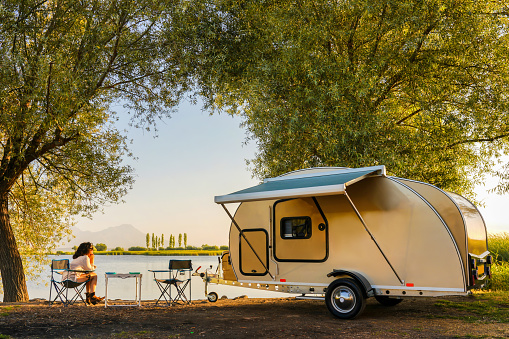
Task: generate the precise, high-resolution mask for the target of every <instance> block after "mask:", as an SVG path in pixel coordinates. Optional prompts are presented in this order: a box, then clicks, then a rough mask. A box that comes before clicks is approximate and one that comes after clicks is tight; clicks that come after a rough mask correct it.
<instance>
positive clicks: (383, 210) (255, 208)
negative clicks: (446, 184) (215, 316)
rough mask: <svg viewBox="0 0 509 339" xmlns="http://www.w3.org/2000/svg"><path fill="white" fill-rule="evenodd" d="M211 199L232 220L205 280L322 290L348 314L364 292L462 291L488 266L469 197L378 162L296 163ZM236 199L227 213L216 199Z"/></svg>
mask: <svg viewBox="0 0 509 339" xmlns="http://www.w3.org/2000/svg"><path fill="white" fill-rule="evenodd" d="M215 201H216V203H219V204H221V205H222V206H223V207H224V208H225V210H226V212H227V213H228V215H229V216H230V218H231V220H232V223H231V227H230V235H229V252H228V253H225V254H224V256H223V258H222V269H221V270H220V271H218V274H217V275H209V274H208V273H207V275H206V277H205V280H206V282H207V283H211V282H212V283H221V284H230V285H236V286H244V287H250V288H257V289H266V290H274V291H279V292H288V293H297V294H300V295H301V297H304V298H325V301H326V304H327V306H328V308H329V310H330V311H331V312H332V313H333V314H334V315H336V316H338V317H340V318H353V317H355V316H357V315H358V314H360V312H362V309H363V308H364V303H365V301H364V299H365V298H368V297H372V296H374V297H376V298H377V300H379V301H380V302H381V303H382V304H386V305H394V304H397V303H398V302H399V301H401V300H402V298H405V297H419V296H443V295H464V294H466V293H468V291H469V290H470V289H471V288H473V287H480V286H482V285H483V283H484V281H485V278H486V277H487V276H489V274H490V272H489V270H490V266H489V264H490V263H491V257H490V256H489V252H488V249H487V236H486V227H485V224H484V221H483V219H482V217H481V215H480V213H479V211H478V210H477V209H476V207H475V206H474V205H473V204H472V203H470V202H469V201H468V200H467V199H465V198H463V197H461V196H459V195H456V194H453V193H448V192H444V191H443V190H440V189H438V188H437V187H434V186H432V185H429V184H426V183H422V182H416V181H412V180H407V179H402V178H396V177H388V176H386V174H385V167H384V166H376V167H367V168H358V169H345V168H312V169H306V170H300V171H295V172H291V173H288V174H286V175H283V176H280V177H277V178H272V179H268V180H265V182H264V183H262V184H260V185H258V186H255V187H252V188H249V189H246V190H242V191H239V192H235V193H232V194H229V195H225V196H218V197H216V198H215ZM239 202H240V205H239V206H238V208H237V210H236V212H235V214H234V215H232V214H231V213H230V211H229V210H228V208H227V207H226V206H225V204H227V203H239ZM216 297H217V296H216ZM212 299H214V297H213V295H212Z"/></svg>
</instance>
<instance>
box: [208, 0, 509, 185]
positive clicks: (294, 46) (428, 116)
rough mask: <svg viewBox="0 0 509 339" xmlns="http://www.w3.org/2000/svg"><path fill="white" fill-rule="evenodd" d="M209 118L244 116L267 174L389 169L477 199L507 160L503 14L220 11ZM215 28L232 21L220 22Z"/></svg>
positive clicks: (479, 9)
mask: <svg viewBox="0 0 509 339" xmlns="http://www.w3.org/2000/svg"><path fill="white" fill-rule="evenodd" d="M215 4H216V6H217V8H218V9H219V11H220V13H221V15H216V16H213V15H210V13H209V19H208V20H205V21H204V22H203V23H202V25H203V26H204V27H202V30H204V31H213V32H214V33H210V35H211V36H214V37H216V39H215V40H213V41H211V40H207V39H203V40H200V41H201V43H202V44H203V45H202V49H203V50H204V51H205V53H204V55H206V56H207V58H208V56H209V55H214V56H215V58H214V59H213V61H211V58H208V59H207V60H208V62H213V64H214V66H213V67H212V68H213V72H212V71H211V70H210V69H209V68H207V67H203V68H202V72H203V74H202V77H201V80H202V85H203V87H204V90H203V94H204V95H205V96H206V97H207V98H208V103H209V105H210V106H211V107H212V108H215V109H219V110H227V111H228V112H230V113H232V114H235V113H240V114H242V115H243V116H244V118H245V122H244V124H245V127H246V128H247V130H248V133H249V135H248V138H249V139H251V140H255V141H256V143H257V145H258V148H259V152H258V153H257V155H256V158H255V159H253V160H252V161H250V164H251V166H252V168H253V172H254V174H255V175H256V176H258V177H259V178H264V177H268V176H276V175H279V174H281V173H284V172H287V171H290V170H295V169H298V168H303V167H311V166H348V167H359V166H369V165H377V164H385V165H387V169H388V172H389V173H390V174H392V175H396V176H403V177H408V178H413V179H417V180H422V181H426V182H431V183H432V184H435V185H437V186H439V187H441V188H444V189H448V190H453V191H457V192H459V193H462V194H466V195H470V194H469V192H470V191H471V188H472V187H473V184H474V183H475V182H476V181H478V180H480V178H481V177H482V175H483V174H484V173H487V172H490V171H493V170H494V168H493V166H492V165H493V164H492V160H491V159H492V157H493V156H494V157H498V156H500V155H501V154H503V153H504V152H505V151H504V149H505V147H506V146H505V145H506V144H507V140H508V132H509V120H508V116H507V114H506V113H505V112H506V111H507V109H508V106H507V103H508V101H507V100H506V93H507V89H508V82H507V80H508V75H509V68H508V66H507V65H508V61H509V60H508V54H507V47H508V44H507V43H508V40H507V24H508V20H507V16H506V15H502V14H498V13H501V12H502V10H503V8H502V5H501V4H499V3H496V2H489V1H477V2H466V3H465V2H459V1H454V0H451V1H440V2H436V1H419V2H415V1H403V2H402V1H385V0H384V1H361V0H351V1H346V2H330V1H313V2H302V1H279V2H277V3H276V2H258V1H242V2H235V3H234V2H231V1H216V2H215ZM216 22H220V23H222V25H220V26H218V25H217V24H216Z"/></svg>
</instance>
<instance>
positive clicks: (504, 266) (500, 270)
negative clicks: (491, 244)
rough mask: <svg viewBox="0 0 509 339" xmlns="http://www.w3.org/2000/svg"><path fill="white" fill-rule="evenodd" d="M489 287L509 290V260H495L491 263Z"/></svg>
mask: <svg viewBox="0 0 509 339" xmlns="http://www.w3.org/2000/svg"><path fill="white" fill-rule="evenodd" d="M488 287H489V288H490V289H492V290H495V291H509V262H506V261H502V262H498V263H496V262H495V263H493V265H491V279H490V282H489V284H488Z"/></svg>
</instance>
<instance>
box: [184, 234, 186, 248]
mask: <svg viewBox="0 0 509 339" xmlns="http://www.w3.org/2000/svg"><path fill="white" fill-rule="evenodd" d="M184 248H187V233H184Z"/></svg>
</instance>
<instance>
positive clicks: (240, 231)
mask: <svg viewBox="0 0 509 339" xmlns="http://www.w3.org/2000/svg"><path fill="white" fill-rule="evenodd" d="M221 206H223V208H224V210H225V211H226V214H228V216H229V217H230V219H231V221H232V223H233V224H234V225H235V227H236V228H237V230H238V231H239V234H240V235H241V236H242V237H243V238H244V240H245V241H246V243H247V244H248V245H249V247H251V250H252V251H253V253H254V254H255V255H256V258H258V261H260V263H261V264H262V266H263V268H265V271H267V273H268V274H269V275H270V277H271V278H272V280H274V277H273V276H272V274H270V271H269V269H268V268H267V266H266V265H265V264H264V263H263V261H262V259H260V257H259V256H258V253H256V251H255V249H254V248H253V246H252V245H251V243H250V242H249V240H247V238H246V236H245V235H244V233H243V232H242V229H241V228H240V227H239V225H238V224H237V222H236V221H235V219H234V218H233V216H232V215H231V214H230V211H228V209H227V208H226V206H225V205H224V204H221Z"/></svg>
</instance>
